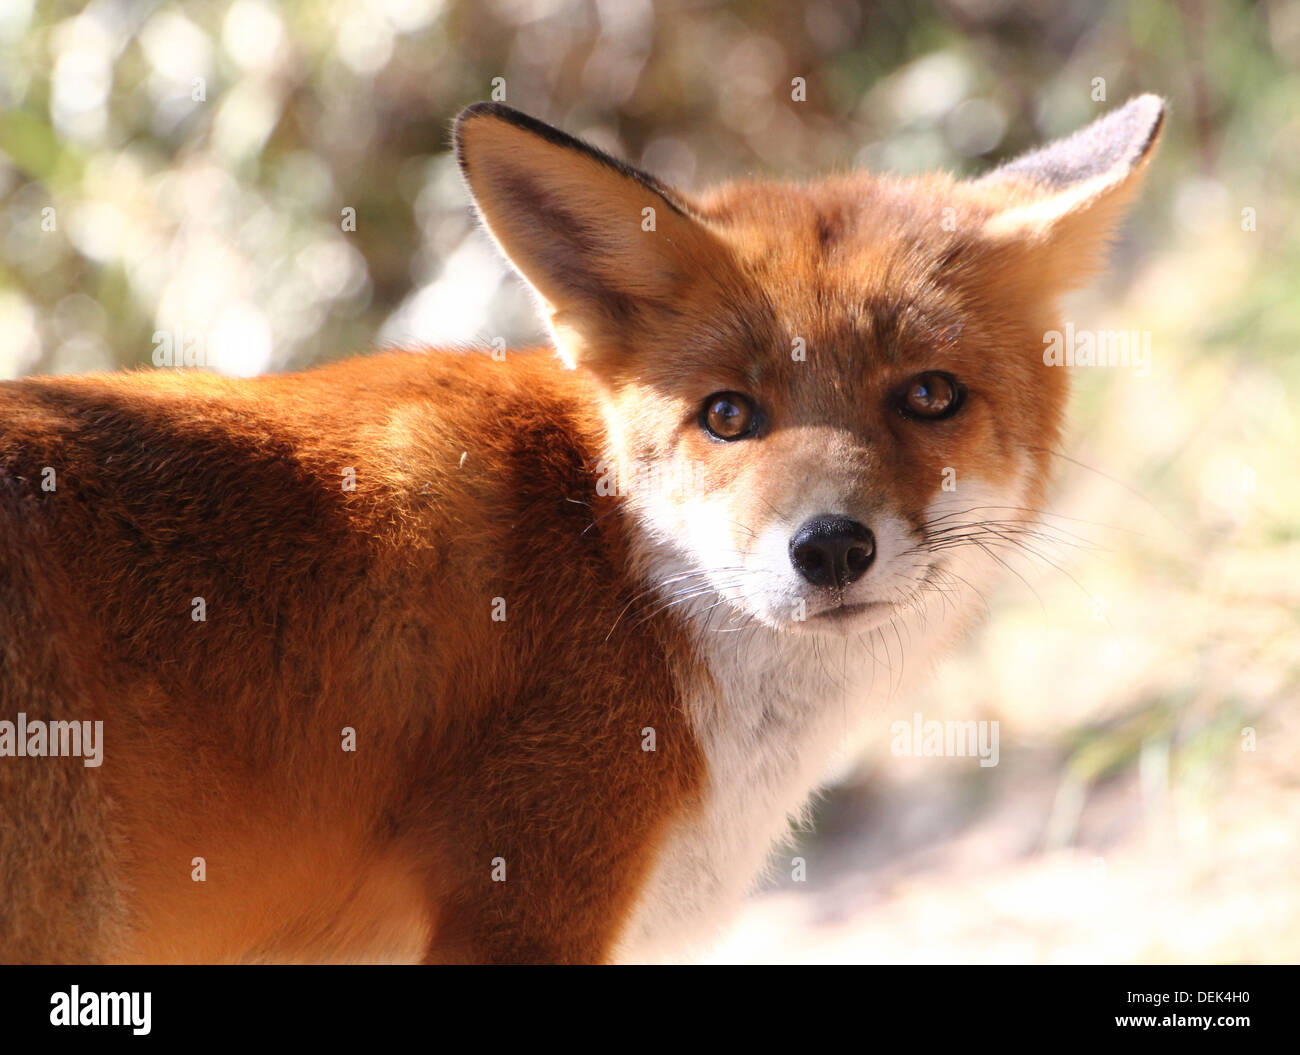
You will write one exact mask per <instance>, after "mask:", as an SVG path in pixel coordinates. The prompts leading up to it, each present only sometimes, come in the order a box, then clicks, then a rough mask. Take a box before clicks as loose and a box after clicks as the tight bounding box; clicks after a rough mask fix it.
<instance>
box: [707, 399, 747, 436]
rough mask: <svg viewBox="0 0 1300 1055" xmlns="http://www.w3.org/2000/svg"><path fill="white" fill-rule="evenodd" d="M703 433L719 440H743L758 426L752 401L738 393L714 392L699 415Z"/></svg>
mask: <svg viewBox="0 0 1300 1055" xmlns="http://www.w3.org/2000/svg"><path fill="white" fill-rule="evenodd" d="M700 424H701V425H702V426H703V428H704V431H705V432H707V433H708V434H709V435H710V436H712V437H714V438H715V439H719V440H728V441H730V440H743V439H744V438H745V437H746V436H752V435H753V434H754V430H755V428H756V426H757V424H758V413H757V411H756V410H755V409H754V401H753V400H752V399H750V398H749V397H748V396H745V395H741V394H740V393H739V392H715V393H714V394H713V395H711V396H709V398H708V399H706V400H705V401H704V409H703V411H701V413H700Z"/></svg>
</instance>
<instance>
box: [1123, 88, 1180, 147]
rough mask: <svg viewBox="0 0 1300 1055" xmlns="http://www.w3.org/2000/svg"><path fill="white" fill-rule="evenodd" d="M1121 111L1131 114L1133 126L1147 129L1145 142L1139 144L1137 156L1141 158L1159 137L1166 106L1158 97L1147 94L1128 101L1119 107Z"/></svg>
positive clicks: (1166, 109)
mask: <svg viewBox="0 0 1300 1055" xmlns="http://www.w3.org/2000/svg"><path fill="white" fill-rule="evenodd" d="M1123 111H1130V112H1131V113H1132V114H1133V121H1134V124H1135V125H1137V126H1138V127H1139V128H1140V127H1143V126H1145V127H1146V128H1148V129H1149V132H1148V134H1147V136H1146V138H1145V140H1144V141H1142V142H1141V144H1140V149H1139V151H1138V154H1139V156H1141V155H1142V154H1145V153H1146V151H1147V148H1149V147H1150V146H1151V144H1152V143H1154V142H1155V140H1156V138H1157V137H1158V136H1159V135H1160V130H1161V129H1162V128H1163V127H1164V124H1165V114H1166V113H1167V112H1168V105H1167V104H1166V103H1165V100H1164V99H1162V98H1161V97H1160V96H1158V95H1152V94H1149V93H1148V94H1146V95H1139V96H1136V97H1135V98H1133V99H1130V100H1129V101H1128V102H1127V103H1125V104H1124V105H1123V107H1121V112H1123Z"/></svg>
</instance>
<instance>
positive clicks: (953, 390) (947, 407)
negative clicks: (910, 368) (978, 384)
mask: <svg viewBox="0 0 1300 1055" xmlns="http://www.w3.org/2000/svg"><path fill="white" fill-rule="evenodd" d="M965 394H966V389H965V388H963V387H962V384H961V382H960V381H958V380H957V379H956V378H955V377H953V376H952V374H945V373H943V372H942V371H939V370H928V371H926V372H925V373H923V374H917V375H916V376H915V377H914V378H912V379H911V380H910V381H908V382H907V385H906V386H905V387H904V389H903V393H902V399H901V400H900V402H899V409H900V410H901V411H902V412H903V413H904V414H906V415H907V416H908V417H912V418H923V419H925V420H926V421H937V420H939V419H940V418H946V417H950V416H951V415H953V414H955V413H957V411H958V409H960V407H961V403H962V398H963V397H964V396H965Z"/></svg>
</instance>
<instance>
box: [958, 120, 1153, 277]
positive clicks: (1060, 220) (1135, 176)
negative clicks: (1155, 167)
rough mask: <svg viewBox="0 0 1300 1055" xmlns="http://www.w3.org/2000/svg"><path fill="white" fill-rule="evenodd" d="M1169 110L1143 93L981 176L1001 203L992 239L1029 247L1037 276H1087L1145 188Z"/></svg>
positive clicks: (989, 223) (989, 225)
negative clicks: (1140, 188) (1145, 175)
mask: <svg viewBox="0 0 1300 1055" xmlns="http://www.w3.org/2000/svg"><path fill="white" fill-rule="evenodd" d="M1164 117H1165V104H1164V101H1163V100H1162V99H1160V98H1159V97H1158V96H1155V95H1140V96H1138V97H1137V98H1135V99H1131V100H1130V101H1129V102H1127V103H1126V104H1124V105H1123V106H1121V107H1120V108H1119V109H1118V110H1115V111H1112V112H1111V113H1109V114H1107V115H1106V116H1105V117H1102V118H1099V119H1098V120H1096V121H1094V122H1093V123H1092V124H1090V125H1088V126H1087V127H1086V128H1084V129H1082V130H1081V131H1079V132H1076V133H1075V134H1074V135H1072V136H1070V137H1069V138H1067V139H1061V140H1058V141H1057V142H1055V143H1051V144H1049V145H1048V146H1045V147H1043V148H1042V149H1040V150H1035V151H1033V152H1032V153H1029V154H1025V155H1023V156H1022V157H1019V158H1016V159H1015V160H1014V161H1010V162H1008V163H1007V164H1005V165H1002V166H1001V167H1000V168H997V169H994V170H993V171H992V172H990V173H989V174H988V175H987V176H984V177H982V178H981V179H979V180H977V181H975V183H974V184H972V187H973V189H975V190H976V191H977V192H979V193H980V194H981V195H982V196H984V197H985V200H986V201H991V203H992V204H993V206H994V211H993V213H992V215H990V216H989V218H988V219H987V220H986V221H985V224H984V228H983V232H982V233H983V235H984V238H985V240H986V241H988V242H992V243H993V244H995V245H999V246H1002V247H1004V248H1006V249H1009V250H1012V251H1019V252H1022V253H1023V254H1024V255H1025V257H1026V262H1027V263H1028V264H1029V265H1030V266H1031V268H1032V270H1033V272H1034V276H1035V281H1036V282H1039V283H1043V284H1044V285H1046V286H1048V287H1050V288H1054V289H1065V288H1067V287H1069V286H1073V285H1077V284H1078V283H1080V282H1082V281H1083V280H1084V279H1086V278H1087V277H1088V275H1089V274H1091V273H1092V271H1094V270H1095V269H1096V267H1097V265H1098V263H1099V261H1100V257H1101V253H1102V250H1103V249H1104V248H1105V245H1106V242H1107V240H1108V238H1109V236H1110V235H1111V233H1112V231H1113V230H1114V229H1115V226H1116V225H1117V224H1118V222H1119V220H1120V218H1121V217H1122V215H1123V213H1124V210H1125V208H1126V207H1127V206H1128V204H1129V203H1130V202H1131V201H1132V199H1133V196H1134V195H1135V193H1136V192H1137V189H1138V186H1139V185H1140V183H1141V181H1142V175H1143V173H1144V172H1145V170H1146V167H1147V163H1148V162H1149V161H1150V159H1151V156H1152V155H1153V154H1154V153H1155V148H1156V143H1157V142H1158V141H1159V139H1160V130H1161V127H1162V126H1163V124H1164Z"/></svg>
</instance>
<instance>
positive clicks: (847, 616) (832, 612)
mask: <svg viewBox="0 0 1300 1055" xmlns="http://www.w3.org/2000/svg"><path fill="white" fill-rule="evenodd" d="M892 607H893V605H891V604H890V603H889V602H888V601H859V602H858V603H856V604H845V603H844V602H843V601H840V602H839V603H838V604H834V605H832V606H831V607H829V608H823V609H822V610H821V611H820V612H817V613H816V614H815V615H812V616H810V617H809V618H810V619H815V620H817V621H819V622H823V623H828V624H829V623H846V622H851V621H852V620H853V619H855V618H857V617H858V616H860V615H865V614H866V613H867V612H872V611H876V612H879V611H884V610H885V609H887V608H892Z"/></svg>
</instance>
